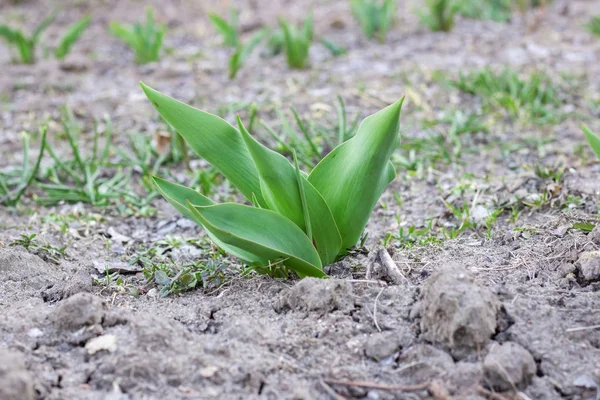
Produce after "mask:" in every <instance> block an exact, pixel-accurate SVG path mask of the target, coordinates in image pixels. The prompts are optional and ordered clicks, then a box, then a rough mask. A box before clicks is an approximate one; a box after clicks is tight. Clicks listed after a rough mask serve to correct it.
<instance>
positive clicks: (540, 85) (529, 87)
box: [450, 68, 562, 123]
mask: <svg viewBox="0 0 600 400" xmlns="http://www.w3.org/2000/svg"><path fill="white" fill-rule="evenodd" d="M450 84H451V85H453V86H454V87H456V88H457V89H459V90H461V91H463V92H465V93H469V94H472V95H476V96H478V97H480V98H482V99H483V100H484V102H485V103H484V105H486V106H488V107H490V106H491V107H492V108H497V107H500V108H502V109H504V110H506V111H507V112H508V115H509V116H510V117H513V118H517V117H519V116H521V115H523V114H525V115H526V116H527V117H530V118H533V119H534V122H536V123H553V122H556V121H557V120H559V119H560V117H559V115H558V114H557V111H558V108H559V106H560V105H561V103H562V102H561V100H560V98H559V95H558V90H557V88H556V86H555V85H554V83H553V81H552V79H550V77H548V76H547V75H545V74H543V73H538V72H533V73H531V74H530V75H529V77H528V78H526V79H522V78H520V77H519V74H518V73H516V72H515V71H512V70H510V69H504V70H503V71H502V72H500V73H496V72H494V71H493V70H491V69H490V68H484V69H482V70H481V71H474V72H471V73H468V74H463V73H462V72H461V73H460V74H459V78H458V80H452V81H451V82H450Z"/></svg>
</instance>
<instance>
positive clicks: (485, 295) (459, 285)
mask: <svg viewBox="0 0 600 400" xmlns="http://www.w3.org/2000/svg"><path fill="white" fill-rule="evenodd" d="M419 307H420V308H422V311H421V312H422V317H421V331H422V336H423V338H424V339H425V340H428V341H430V342H432V343H435V344H438V345H442V346H444V347H446V348H448V349H449V350H450V352H451V353H452V355H454V356H455V357H456V358H457V359H462V358H465V357H467V356H469V355H471V354H473V353H474V352H476V351H480V350H481V349H482V348H483V347H485V346H486V344H487V343H488V342H489V341H490V339H491V338H492V336H493V334H494V333H495V332H496V326H497V315H498V311H499V309H500V302H499V301H498V298H497V297H496V295H494V294H493V293H492V292H491V291H490V290H489V289H488V288H486V287H483V286H481V285H479V284H477V283H476V282H475V279H474V278H473V276H472V275H471V274H469V273H468V272H467V270H465V269H464V268H462V267H460V266H457V265H449V266H444V267H442V268H440V269H439V270H437V271H436V272H435V273H434V274H433V275H432V276H431V278H429V279H428V280H427V282H426V283H425V285H424V287H423V300H422V304H420V305H419Z"/></svg>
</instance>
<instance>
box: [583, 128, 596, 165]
mask: <svg viewBox="0 0 600 400" xmlns="http://www.w3.org/2000/svg"><path fill="white" fill-rule="evenodd" d="M583 133H584V134H585V137H586V139H587V141H588V143H589V144H590V147H591V148H592V150H594V153H596V155H597V156H598V158H600V136H598V135H596V134H594V133H593V132H592V131H591V130H590V129H589V128H588V127H587V126H585V125H583Z"/></svg>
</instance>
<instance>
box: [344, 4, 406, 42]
mask: <svg viewBox="0 0 600 400" xmlns="http://www.w3.org/2000/svg"><path fill="white" fill-rule="evenodd" d="M350 8H351V9H352V15H354V18H355V19H356V20H357V21H358V23H359V25H360V27H361V28H362V30H363V32H364V34H365V36H366V37H367V39H369V40H371V39H373V38H374V37H377V40H379V41H380V42H381V43H383V42H385V38H386V36H387V33H388V31H389V30H390V28H391V26H392V24H393V22H394V17H395V14H396V0H350Z"/></svg>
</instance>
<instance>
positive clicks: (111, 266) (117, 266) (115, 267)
mask: <svg viewBox="0 0 600 400" xmlns="http://www.w3.org/2000/svg"><path fill="white" fill-rule="evenodd" d="M92 264H93V265H94V269H95V270H96V271H98V273H100V274H103V275H104V274H106V272H107V271H108V273H109V274H114V273H115V272H117V273H119V274H135V273H138V272H141V271H142V270H143V268H141V267H140V266H139V265H136V264H134V265H129V264H128V263H126V262H124V261H120V260H115V261H106V262H101V261H98V260H93V261H92Z"/></svg>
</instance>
